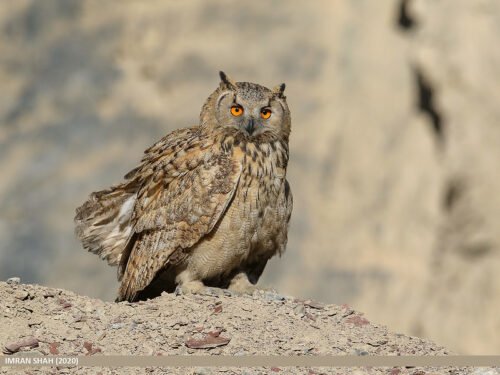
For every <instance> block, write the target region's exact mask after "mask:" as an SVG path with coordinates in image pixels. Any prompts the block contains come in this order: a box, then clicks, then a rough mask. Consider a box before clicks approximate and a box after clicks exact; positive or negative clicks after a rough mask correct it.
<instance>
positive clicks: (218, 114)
mask: <svg viewBox="0 0 500 375" xmlns="http://www.w3.org/2000/svg"><path fill="white" fill-rule="evenodd" d="M284 89H285V85H284V84H282V85H280V86H278V87H277V88H275V89H274V90H270V89H268V88H266V87H264V86H261V85H258V84H255V83H249V82H233V81H231V80H229V79H228V78H227V77H226V76H225V74H224V73H221V84H220V87H219V89H218V90H217V91H216V93H217V95H216V96H215V97H214V99H215V100H214V101H213V102H212V105H213V106H214V107H215V108H213V109H214V110H215V111H214V112H215V120H216V122H217V125H218V126H219V127H224V128H231V129H236V130H237V131H238V132H239V133H241V134H242V135H243V136H244V137H245V138H254V137H257V136H259V135H262V134H266V133H267V134H269V135H274V136H275V137H284V136H285V137H288V133H289V131H290V120H289V118H290V115H289V111H288V106H287V104H286V98H285V96H284V95H283V90H284Z"/></svg>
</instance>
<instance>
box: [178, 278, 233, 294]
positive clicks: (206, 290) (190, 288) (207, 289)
mask: <svg viewBox="0 0 500 375" xmlns="http://www.w3.org/2000/svg"><path fill="white" fill-rule="evenodd" d="M175 294H176V295H181V294H184V295H186V294H200V295H204V296H212V297H213V296H222V295H224V294H226V295H228V294H229V293H228V291H226V290H224V289H221V288H214V287H211V286H205V285H204V284H203V283H202V282H201V281H190V282H188V283H184V284H180V285H177V287H176V288H175Z"/></svg>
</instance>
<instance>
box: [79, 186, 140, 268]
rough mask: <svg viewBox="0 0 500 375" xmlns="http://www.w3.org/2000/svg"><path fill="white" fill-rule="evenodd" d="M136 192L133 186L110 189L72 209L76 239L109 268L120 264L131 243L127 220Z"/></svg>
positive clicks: (130, 223) (132, 210)
mask: <svg viewBox="0 0 500 375" xmlns="http://www.w3.org/2000/svg"><path fill="white" fill-rule="evenodd" d="M137 190H138V187H137V186H136V184H134V183H133V182H127V183H124V184H120V185H116V186H112V187H111V188H109V189H106V190H102V191H98V192H95V193H92V194H91V195H90V197H89V199H88V200H87V201H86V202H85V203H84V204H83V205H82V206H80V207H78V208H77V209H76V216H75V223H76V229H75V233H76V236H77V237H78V238H79V239H80V241H82V244H83V247H84V248H85V249H87V250H88V251H90V252H92V253H94V254H97V255H99V256H100V258H101V259H105V260H106V261H107V262H108V264H109V265H111V266H117V265H119V264H120V259H121V257H122V254H123V253H124V251H125V250H126V248H127V245H128V244H129V242H130V241H131V238H132V234H133V224H132V222H131V219H132V213H133V212H134V206H135V201H136V199H137ZM124 256H127V255H126V254H125V255H124Z"/></svg>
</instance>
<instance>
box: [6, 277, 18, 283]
mask: <svg viewBox="0 0 500 375" xmlns="http://www.w3.org/2000/svg"><path fill="white" fill-rule="evenodd" d="M19 283H21V278H20V277H10V278H8V279H7V284H19Z"/></svg>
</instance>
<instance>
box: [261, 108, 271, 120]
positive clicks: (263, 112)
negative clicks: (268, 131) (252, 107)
mask: <svg viewBox="0 0 500 375" xmlns="http://www.w3.org/2000/svg"><path fill="white" fill-rule="evenodd" d="M271 113H272V112H271V110H270V109H267V108H264V109H262V110H261V111H260V117H262V118H263V119H264V120H267V119H268V118H269V117H271Z"/></svg>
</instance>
